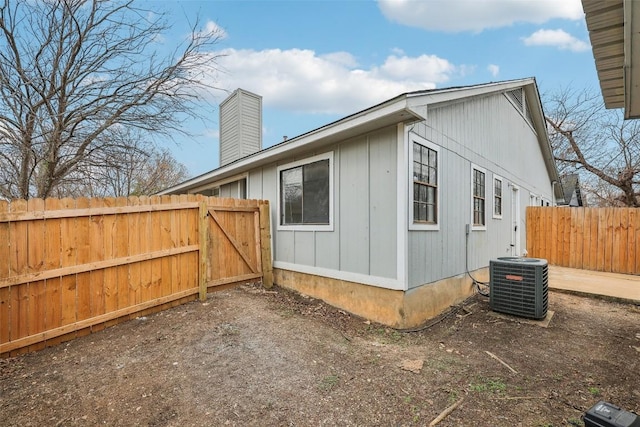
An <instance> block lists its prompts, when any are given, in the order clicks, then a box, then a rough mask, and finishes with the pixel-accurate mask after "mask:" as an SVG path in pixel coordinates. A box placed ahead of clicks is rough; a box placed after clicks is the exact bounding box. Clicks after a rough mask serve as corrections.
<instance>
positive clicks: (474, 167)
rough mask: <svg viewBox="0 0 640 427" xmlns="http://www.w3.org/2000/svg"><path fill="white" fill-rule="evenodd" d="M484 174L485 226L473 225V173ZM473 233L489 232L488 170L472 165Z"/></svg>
mask: <svg viewBox="0 0 640 427" xmlns="http://www.w3.org/2000/svg"><path fill="white" fill-rule="evenodd" d="M476 170H477V171H480V172H482V173H484V225H474V224H473V171H476ZM470 224H471V231H487V170H486V169H485V168H481V167H480V166H478V165H475V164H473V163H471V222H470Z"/></svg>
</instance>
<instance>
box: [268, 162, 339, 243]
mask: <svg viewBox="0 0 640 427" xmlns="http://www.w3.org/2000/svg"><path fill="white" fill-rule="evenodd" d="M327 159H328V160H329V224H325V225H319V224H296V225H282V224H280V218H281V216H280V215H281V212H280V206H281V203H280V171H282V170H285V169H291V168H295V167H298V166H302V165H306V164H309V163H313V162H317V161H320V160H327ZM333 199H334V194H333V151H329V152H328V153H323V154H318V155H316V156H312V157H307V158H304V159H301V160H296V161H295V162H291V163H287V164H284V165H280V166H278V168H277V176H276V215H277V216H276V221H278V222H277V230H279V231H333Z"/></svg>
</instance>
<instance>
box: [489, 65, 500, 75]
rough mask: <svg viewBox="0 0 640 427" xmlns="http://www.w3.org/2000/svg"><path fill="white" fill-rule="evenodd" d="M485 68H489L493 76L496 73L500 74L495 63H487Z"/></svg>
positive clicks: (498, 67)
mask: <svg viewBox="0 0 640 427" xmlns="http://www.w3.org/2000/svg"><path fill="white" fill-rule="evenodd" d="M487 70H489V72H490V73H491V75H492V76H493V77H497V76H498V74H500V66H499V65H496V64H489V65H488V66H487Z"/></svg>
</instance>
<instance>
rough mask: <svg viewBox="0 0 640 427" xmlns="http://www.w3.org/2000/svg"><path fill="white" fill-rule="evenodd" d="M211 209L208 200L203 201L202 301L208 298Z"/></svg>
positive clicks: (200, 225)
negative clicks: (208, 206) (208, 207)
mask: <svg viewBox="0 0 640 427" xmlns="http://www.w3.org/2000/svg"><path fill="white" fill-rule="evenodd" d="M208 214H209V211H208V209H207V202H206V201H201V202H200V205H199V209H198V229H199V231H200V269H199V275H198V288H199V295H200V301H206V300H207V263H208V261H209V250H208V248H209V245H208V244H207V243H208V239H209V218H208Z"/></svg>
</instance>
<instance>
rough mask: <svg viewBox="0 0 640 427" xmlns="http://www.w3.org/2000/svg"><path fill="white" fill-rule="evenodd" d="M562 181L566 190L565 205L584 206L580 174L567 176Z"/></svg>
mask: <svg viewBox="0 0 640 427" xmlns="http://www.w3.org/2000/svg"><path fill="white" fill-rule="evenodd" d="M561 181H562V188H563V190H564V204H565V205H569V206H584V203H583V200H582V192H581V191H580V179H579V177H578V174H577V173H572V174H569V175H565V176H563V177H562V179H561Z"/></svg>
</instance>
